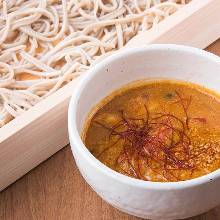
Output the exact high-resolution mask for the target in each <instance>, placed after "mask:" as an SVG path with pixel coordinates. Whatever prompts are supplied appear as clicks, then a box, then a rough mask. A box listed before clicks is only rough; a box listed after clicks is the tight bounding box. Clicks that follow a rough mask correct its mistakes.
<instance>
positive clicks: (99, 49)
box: [0, 0, 187, 127]
mask: <svg viewBox="0 0 220 220" xmlns="http://www.w3.org/2000/svg"><path fill="white" fill-rule="evenodd" d="M186 3H187V2H186V1H185V0H29V1H28V0H3V1H1V0H0V127H1V126H3V125H4V124H6V123H7V122H8V121H10V120H11V119H13V118H15V117H17V116H19V115H20V114H22V113H23V112H24V111H26V110H28V109H30V108H31V107H32V106H34V105H36V104H37V103H38V102H40V101H41V100H42V99H44V98H46V97H47V96H49V95H50V94H52V93H54V92H55V91H56V90H58V89H59V88H60V87H62V86H63V85H65V84H66V83H68V82H70V81H71V80H73V79H74V78H76V77H77V76H79V75H81V74H83V73H86V72H87V70H88V69H89V67H90V66H92V65H94V64H95V63H97V62H98V61H99V60H100V59H102V58H103V57H105V56H107V55H109V54H111V53H113V52H114V51H116V50H118V49H120V48H122V47H123V46H124V45H126V43H127V42H128V41H129V40H130V39H131V38H132V37H134V36H135V35H137V34H138V33H140V32H144V31H147V30H148V29H150V28H152V27H153V26H155V25H156V24H158V23H159V22H160V21H161V20H163V19H165V18H166V17H168V16H170V15H171V14H173V13H175V12H176V11H177V10H178V9H179V8H181V7H182V5H185V4H186Z"/></svg>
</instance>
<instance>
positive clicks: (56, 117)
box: [0, 0, 220, 190]
mask: <svg viewBox="0 0 220 220" xmlns="http://www.w3.org/2000/svg"><path fill="white" fill-rule="evenodd" d="M219 11H220V0H192V2H191V3H189V4H188V5H186V6H184V7H183V8H182V9H181V10H180V11H178V12H177V13H175V14H174V15H172V16H170V17H168V18H167V19H166V20H164V21H162V22H161V23H160V24H159V25H158V26H157V27H156V28H153V29H151V30H150V31H148V32H147V33H143V34H141V35H139V36H136V37H135V38H134V39H133V40H131V42H130V43H129V44H128V45H127V47H132V46H139V45H143V44H149V43H178V44H185V45H191V46H195V47H199V48H205V47H207V46H208V45H209V44H211V43H212V42H214V41H215V40H217V39H218V38H219V37H220V22H219V20H220V13H219ZM79 80H80V78H79V79H76V80H74V81H72V82H71V83H69V84H68V85H66V86H64V87H63V88H61V89H59V90H58V91H57V92H56V93H54V94H53V95H51V96H50V97H48V98H46V99H45V100H43V101H42V102H40V103H39V104H37V105H36V106H34V107H33V108H32V109H30V110H29V111H27V112H25V113H24V114H23V115H21V116H19V117H17V118H16V119H14V120H13V121H11V122H9V123H8V124H7V125H5V126H4V127H3V128H1V129H0V190H2V189H4V188H5V187H7V186H8V185H9V184H11V183H12V182H14V181H15V180H17V179H18V178H20V177H21V176H23V175H24V174H25V173H27V172H28V171H30V170H31V169H32V168H34V167H35V166H37V165H38V164H40V163H41V162H42V161H44V160H46V159H47V158H48V157H50V156H51V155H53V154H54V153H56V152H57V151H58V150H60V149H61V148H62V147H64V146H65V145H67V144H68V142H69V140H68V132H67V109H68V103H69V99H70V96H71V94H72V93H73V92H74V87H75V86H76V85H77V82H78V81H79Z"/></svg>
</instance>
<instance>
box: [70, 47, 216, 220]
mask: <svg viewBox="0 0 220 220" xmlns="http://www.w3.org/2000/svg"><path fill="white" fill-rule="evenodd" d="M219 72H220V58H219V57H217V56H215V55H212V54H210V53H208V52H205V51H202V50H199V49H195V48H191V47H186V46H180V45H151V46H146V47H141V48H140V47H139V48H133V49H129V50H125V51H121V52H118V53H117V54H115V55H112V56H110V57H108V58H106V59H105V60H104V61H102V62H101V63H99V64H97V65H96V66H95V67H93V68H92V69H91V70H90V71H89V72H88V73H87V74H86V75H85V76H84V77H82V78H81V82H80V83H79V85H78V87H77V88H76V91H75V92H74V94H73V96H72V99H71V102H70V106H69V117H68V126H69V137H70V144H71V149H72V152H73V155H74V158H75V160H76V163H77V166H78V168H79V170H80V172H81V174H82V175H83V177H84V178H85V180H86V181H87V183H88V184H89V185H90V186H91V187H92V188H93V189H94V190H95V191H96V192H97V193H98V194H99V195H100V196H101V197H102V198H103V199H104V200H105V201H107V202H108V203H110V204H111V205H113V206H114V207H116V208H118V209H120V210H121V211H123V212H126V213H129V214H132V215H135V216H139V217H144V218H148V219H149V218H150V219H163V220H166V219H180V218H187V217H191V216H194V215H198V214H201V213H203V212H206V211H208V210H210V209H212V208H214V207H215V206H217V205H218V204H219V203H220V190H219V186H220V170H217V171H215V172H212V173H210V174H208V175H205V176H202V177H199V178H196V179H192V180H187V181H181V182H173V183H155V182H146V181H142V180H137V179H133V178H130V177H127V176H124V175H122V174H120V173H117V172H115V171H113V170H111V169H110V168H108V167H106V166H105V165H103V164H102V163H101V162H100V161H98V160H97V159H96V158H95V157H93V156H92V154H91V153H90V152H89V151H88V150H87V148H86V147H85V146H84V144H83V142H82V140H81V138H80V133H81V131H82V128H83V124H84V122H85V119H86V116H87V115H88V113H89V112H90V110H91V108H92V107H94V106H95V105H96V104H97V103H99V101H100V100H101V99H103V98H104V97H106V96H107V95H108V94H110V93H111V92H113V91H114V90H116V89H118V88H120V87H121V86H123V85H125V84H127V83H130V82H132V81H135V80H141V79H145V80H146V79H158V78H159V79H175V80H184V81H189V82H192V83H196V84H199V85H201V86H205V87H207V88H209V89H211V90H214V91H216V92H219V93H220V86H219V85H220V74H219Z"/></svg>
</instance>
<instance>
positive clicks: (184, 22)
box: [127, 0, 220, 49]
mask: <svg viewBox="0 0 220 220" xmlns="http://www.w3.org/2000/svg"><path fill="white" fill-rule="evenodd" d="M219 21H220V0H193V1H192V2H190V3H189V4H188V5H186V6H184V7H183V8H182V9H181V10H179V11H177V12H176V13H175V14H173V15H172V16H170V17H168V18H167V19H165V20H163V21H162V22H161V23H159V24H158V26H157V27H155V28H152V29H151V30H149V31H148V32H146V33H142V34H139V35H137V36H136V37H134V38H133V39H132V40H131V41H130V42H129V43H128V44H127V47H133V46H139V45H144V44H149V43H173V44H183V45H189V46H194V47H198V48H202V49H204V48H206V47H207V46H208V45H210V44H211V43H213V42H214V41H216V40H217V39H218V38H219V36H220V22H219Z"/></svg>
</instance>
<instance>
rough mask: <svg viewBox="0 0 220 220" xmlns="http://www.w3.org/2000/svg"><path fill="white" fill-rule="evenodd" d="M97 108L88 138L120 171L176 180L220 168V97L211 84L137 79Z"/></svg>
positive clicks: (104, 159) (145, 177) (91, 117)
mask: <svg viewBox="0 0 220 220" xmlns="http://www.w3.org/2000/svg"><path fill="white" fill-rule="evenodd" d="M95 109H96V110H94V111H93V112H91V113H90V115H89V117H88V120H87V121H86V123H85V127H84V130H83V135H82V137H83V140H84V143H85V145H86V146H87V148H88V149H89V151H90V152H91V153H92V154H93V155H94V156H95V157H96V158H97V159H98V160H100V161H101V162H102V163H103V164H105V165H106V166H108V167H109V168H111V169H113V170H115V171H117V172H119V173H122V174H124V175H127V176H130V177H133V178H137V179H142V180H145V181H156V182H175V181H184V180H189V179H193V178H196V177H199V176H203V175H205V174H208V173H210V172H213V171H215V170H217V169H219V168H220V98H219V96H218V95H217V94H215V93H214V92H212V91H210V90H208V89H206V88H203V87H201V86H199V85H195V84H191V83H185V82H179V81H170V80H169V81H168V80H158V81H146V82H142V83H140V82H139V83H133V84H130V85H128V86H125V87H124V88H122V89H120V90H118V91H116V92H114V93H113V94H111V95H110V96H108V97H107V98H105V99H104V100H103V101H101V102H100V104H99V105H98V106H96V108H95Z"/></svg>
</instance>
